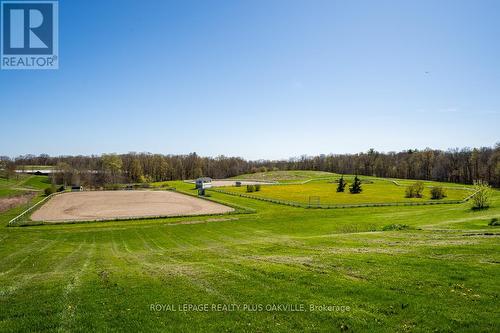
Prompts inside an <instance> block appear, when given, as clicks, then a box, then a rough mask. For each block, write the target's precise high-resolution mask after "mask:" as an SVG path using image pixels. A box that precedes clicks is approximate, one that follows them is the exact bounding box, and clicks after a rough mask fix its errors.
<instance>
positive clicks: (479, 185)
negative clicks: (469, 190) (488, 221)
mask: <svg viewBox="0 0 500 333" xmlns="http://www.w3.org/2000/svg"><path fill="white" fill-rule="evenodd" d="M474 190H475V191H476V192H475V194H474V196H473V197H472V198H471V203H472V209H484V208H488V207H489V206H490V199H491V187H490V185H488V183H486V182H483V181H476V182H474Z"/></svg>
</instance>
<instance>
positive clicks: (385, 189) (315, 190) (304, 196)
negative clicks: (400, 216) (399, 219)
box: [224, 177, 473, 205]
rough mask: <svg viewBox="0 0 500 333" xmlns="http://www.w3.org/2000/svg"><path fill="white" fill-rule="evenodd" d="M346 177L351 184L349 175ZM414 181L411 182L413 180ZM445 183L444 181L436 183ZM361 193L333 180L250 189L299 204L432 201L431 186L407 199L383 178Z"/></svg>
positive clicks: (457, 196) (456, 196)
mask: <svg viewBox="0 0 500 333" xmlns="http://www.w3.org/2000/svg"><path fill="white" fill-rule="evenodd" d="M345 179H346V180H347V181H348V182H349V183H352V179H351V178H350V177H345ZM361 179H362V180H363V179H364V178H362V177H361ZM413 183H414V182H413ZM435 185H441V186H446V184H435ZM362 188H363V192H362V193H360V194H355V195H353V194H350V193H349V188H348V187H346V189H345V192H343V193H337V191H336V190H337V184H336V183H335V182H334V181H332V180H318V181H311V182H308V183H306V184H288V185H262V186H261V190H260V191H259V192H253V193H251V195H253V196H257V197H262V198H267V199H278V200H285V201H291V202H298V203H308V201H309V199H310V198H311V197H319V199H320V203H321V204H326V205H334V204H366V203H397V202H413V203H419V202H420V203H422V202H431V201H430V200H431V194H430V190H431V188H430V187H426V188H425V189H424V193H423V197H422V198H406V197H405V189H406V187H405V186H398V185H396V184H394V183H393V182H390V181H387V180H384V179H373V178H372V179H370V180H369V181H366V182H365V183H364V184H363V185H362ZM224 190H226V191H228V192H232V193H236V194H244V193H246V192H247V189H246V187H229V188H225V189H224ZM472 193H473V192H472V191H471V190H467V189H466V188H457V187H451V188H449V189H447V190H446V194H447V197H446V198H445V199H443V200H434V201H433V202H442V201H450V200H462V199H464V198H465V197H467V196H468V195H471V194H472Z"/></svg>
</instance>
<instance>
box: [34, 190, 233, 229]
mask: <svg viewBox="0 0 500 333" xmlns="http://www.w3.org/2000/svg"><path fill="white" fill-rule="evenodd" d="M233 210H234V209H233V208H231V207H227V206H223V205H220V204H217V203H215V202H211V201H208V200H203V199H198V198H195V197H191V196H188V195H184V194H180V193H176V192H170V191H103V192H72V193H64V194H60V195H56V196H55V197H53V198H52V199H50V200H49V201H48V202H47V203H45V204H44V205H43V206H42V207H40V208H39V209H38V210H37V211H35V212H34V213H33V215H32V216H31V219H32V220H33V221H49V222H61V221H93V220H110V219H119V218H137V217H155V216H177V215H203V214H222V213H227V212H231V211H233Z"/></svg>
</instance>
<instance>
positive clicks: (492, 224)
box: [488, 217, 500, 227]
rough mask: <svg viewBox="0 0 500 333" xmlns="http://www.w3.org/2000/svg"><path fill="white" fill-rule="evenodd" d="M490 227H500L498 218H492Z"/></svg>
mask: <svg viewBox="0 0 500 333" xmlns="http://www.w3.org/2000/svg"><path fill="white" fill-rule="evenodd" d="M488 225H489V226H492V227H498V226H499V225H500V222H499V221H498V217H494V218H492V219H491V221H490V223H488Z"/></svg>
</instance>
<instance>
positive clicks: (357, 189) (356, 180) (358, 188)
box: [349, 175, 363, 194]
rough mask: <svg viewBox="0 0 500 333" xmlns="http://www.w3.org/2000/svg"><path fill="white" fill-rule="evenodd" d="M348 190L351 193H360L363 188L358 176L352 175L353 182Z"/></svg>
mask: <svg viewBox="0 0 500 333" xmlns="http://www.w3.org/2000/svg"><path fill="white" fill-rule="evenodd" d="M349 191H350V192H351V194H356V193H361V191H363V189H362V188H361V180H359V178H358V176H357V175H356V177H354V183H352V185H351V186H350V187H349Z"/></svg>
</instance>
